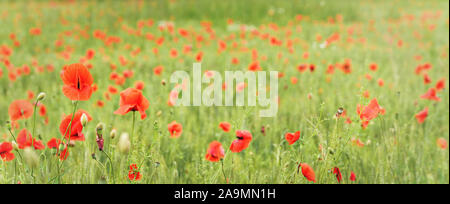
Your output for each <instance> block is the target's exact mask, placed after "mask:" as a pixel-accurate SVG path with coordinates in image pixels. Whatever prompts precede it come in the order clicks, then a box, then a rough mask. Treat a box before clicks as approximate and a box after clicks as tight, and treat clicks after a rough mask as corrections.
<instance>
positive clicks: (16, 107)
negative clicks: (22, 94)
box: [8, 100, 34, 121]
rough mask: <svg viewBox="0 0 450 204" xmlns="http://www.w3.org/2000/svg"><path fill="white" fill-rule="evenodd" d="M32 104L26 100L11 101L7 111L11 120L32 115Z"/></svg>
mask: <svg viewBox="0 0 450 204" xmlns="http://www.w3.org/2000/svg"><path fill="white" fill-rule="evenodd" d="M33 111H34V110H33V105H32V104H31V103H30V102H28V101H26V100H17V101H13V102H12V103H11V105H10V106H9V109H8V113H9V117H10V118H11V120H12V121H16V120H22V119H28V118H30V117H31V116H32V115H33Z"/></svg>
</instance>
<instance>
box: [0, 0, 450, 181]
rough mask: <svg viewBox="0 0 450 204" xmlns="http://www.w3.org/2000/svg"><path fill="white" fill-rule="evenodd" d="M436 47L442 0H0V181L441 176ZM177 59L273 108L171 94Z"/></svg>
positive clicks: (442, 123)
mask: <svg viewBox="0 0 450 204" xmlns="http://www.w3.org/2000/svg"><path fill="white" fill-rule="evenodd" d="M448 55H449V2H448V1H445V0H429V1H419V0H396V1H390V0H377V1H375V0H368V1H356V0H322V1H312V0H279V1H269V0H227V1H208V0H169V1H163V0H150V1H138V0H136V1H113V0H103V1H100V0H98V1H80V0H78V1H58V0H48V1H47V0H42V1H40V0H39V1H38V0H35V1H13V0H4V1H0V124H1V128H0V156H1V158H2V159H1V161H0V183H1V184H17V183H39V184H40V183H45V184H56V183H77V184H78V183H92V184H103V183H108V184H112V183H127V184H192V183H193V184H225V183H229V184H253V183H257V184H273V183H275V184H313V183H315V184H324V183H331V184H338V183H341V184H403V183H408V184H419V183H420V184H425V183H426V184H428V183H431V184H448V183H449V150H448V144H447V142H448V140H449V125H448V124H449V92H448V76H449V57H448ZM193 63H201V66H202V70H203V71H204V72H205V74H208V70H215V71H217V72H219V73H222V74H223V72H224V71H248V70H250V71H278V97H277V103H278V104H279V105H278V112H277V114H276V116H274V117H260V116H259V110H261V109H264V107H261V106H256V107H254V106H247V105H246V106H242V107H239V106H231V107H227V106H212V107H208V106H204V105H202V106H176V105H174V102H175V101H176V100H178V98H180V97H181V96H182V95H183V94H191V93H189V92H186V93H185V92H183V90H180V91H178V92H177V91H173V90H174V87H182V86H183V84H182V83H180V84H174V83H171V82H170V76H171V75H172V73H173V72H175V71H179V70H182V71H186V72H187V73H190V74H191V73H192V67H193ZM191 82H192V81H191ZM241 85H242V86H240V87H241V88H242V90H241V91H244V93H245V91H246V89H247V86H246V84H241ZM228 86H229V87H231V88H234V87H233V85H229V84H227V87H228ZM236 86H237V87H239V84H238V85H236ZM206 87H207V84H203V86H202V88H203V89H204V88H206ZM191 88H192V85H191ZM225 89H226V88H225ZM269 92H270V90H269ZM144 98H145V99H144ZM191 98H192V97H191ZM147 102H148V103H147ZM80 110H82V112H79V111H80ZM73 113H77V114H73ZM297 131H299V133H297V134H296V132H297ZM299 135H300V136H299ZM214 141H216V142H214ZM232 144H233V145H234V148H230V146H232Z"/></svg>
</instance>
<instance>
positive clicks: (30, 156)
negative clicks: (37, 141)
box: [24, 147, 39, 167]
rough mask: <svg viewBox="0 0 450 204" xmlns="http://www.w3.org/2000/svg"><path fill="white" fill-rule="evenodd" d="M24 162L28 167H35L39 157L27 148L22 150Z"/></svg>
mask: <svg viewBox="0 0 450 204" xmlns="http://www.w3.org/2000/svg"><path fill="white" fill-rule="evenodd" d="M24 160H25V163H26V164H27V165H28V166H30V167H36V166H37V165H38V164H39V157H38V156H37V154H36V152H34V151H33V150H32V149H31V148H29V147H28V148H26V149H25V150H24Z"/></svg>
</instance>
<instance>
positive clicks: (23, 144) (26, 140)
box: [17, 129, 45, 149]
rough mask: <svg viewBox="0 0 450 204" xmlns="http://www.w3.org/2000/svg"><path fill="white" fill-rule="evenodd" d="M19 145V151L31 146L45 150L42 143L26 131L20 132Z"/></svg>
mask: <svg viewBox="0 0 450 204" xmlns="http://www.w3.org/2000/svg"><path fill="white" fill-rule="evenodd" d="M17 144H18V145H19V149H25V148H27V147H31V146H33V147H34V149H45V146H44V144H42V141H40V140H36V139H34V138H33V136H32V135H31V134H30V132H28V131H27V130H26V129H23V130H22V131H20V133H19V135H18V136H17Z"/></svg>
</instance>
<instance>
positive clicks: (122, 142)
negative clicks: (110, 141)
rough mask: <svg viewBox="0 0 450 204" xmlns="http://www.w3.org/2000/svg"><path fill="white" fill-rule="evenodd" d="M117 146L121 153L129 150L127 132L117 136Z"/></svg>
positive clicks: (129, 144)
mask: <svg viewBox="0 0 450 204" xmlns="http://www.w3.org/2000/svg"><path fill="white" fill-rule="evenodd" d="M117 146H118V147H119V151H120V152H121V153H123V154H128V152H129V151H130V147H131V143H130V136H129V135H128V133H122V135H120V138H119V143H118V144H117Z"/></svg>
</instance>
